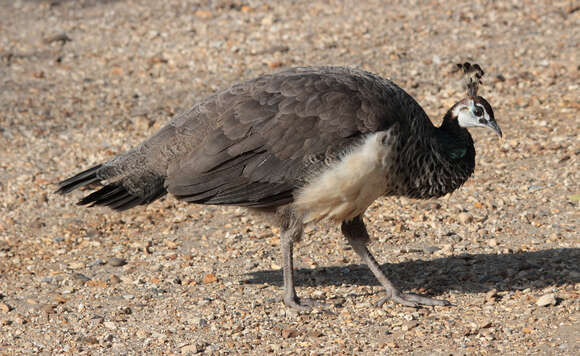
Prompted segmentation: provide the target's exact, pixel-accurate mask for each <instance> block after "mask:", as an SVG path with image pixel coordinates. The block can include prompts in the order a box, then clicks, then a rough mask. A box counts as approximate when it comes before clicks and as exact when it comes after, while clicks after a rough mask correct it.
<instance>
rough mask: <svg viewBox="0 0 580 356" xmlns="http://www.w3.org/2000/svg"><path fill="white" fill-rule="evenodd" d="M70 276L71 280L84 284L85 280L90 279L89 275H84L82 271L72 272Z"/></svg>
mask: <svg viewBox="0 0 580 356" xmlns="http://www.w3.org/2000/svg"><path fill="white" fill-rule="evenodd" d="M71 278H72V280H73V281H75V282H76V283H79V284H85V283H86V282H88V281H90V280H91V279H90V278H89V277H87V276H85V275H84V274H82V273H73V274H72V276H71Z"/></svg>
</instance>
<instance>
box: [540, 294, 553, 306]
mask: <svg viewBox="0 0 580 356" xmlns="http://www.w3.org/2000/svg"><path fill="white" fill-rule="evenodd" d="M556 303H558V301H557V300H556V295H555V294H554V293H549V294H544V295H543V296H541V297H540V298H538V300H537V301H536V305H537V306H540V307H547V306H548V305H556Z"/></svg>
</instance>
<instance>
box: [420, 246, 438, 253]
mask: <svg viewBox="0 0 580 356" xmlns="http://www.w3.org/2000/svg"><path fill="white" fill-rule="evenodd" d="M424 250H425V252H427V253H435V252H437V251H439V250H441V248H440V247H437V246H427V247H425V248H424Z"/></svg>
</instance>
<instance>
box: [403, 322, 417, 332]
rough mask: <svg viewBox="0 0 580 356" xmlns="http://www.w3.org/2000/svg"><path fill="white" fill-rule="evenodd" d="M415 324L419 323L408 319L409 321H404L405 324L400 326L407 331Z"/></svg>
mask: <svg viewBox="0 0 580 356" xmlns="http://www.w3.org/2000/svg"><path fill="white" fill-rule="evenodd" d="M417 325H419V323H418V322H416V321H409V322H406V323H405V324H403V326H401V330H403V331H409V330H411V329H414V328H416V327H417Z"/></svg>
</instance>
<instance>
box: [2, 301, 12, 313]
mask: <svg viewBox="0 0 580 356" xmlns="http://www.w3.org/2000/svg"><path fill="white" fill-rule="evenodd" d="M11 310H12V307H11V306H10V305H8V304H6V303H0V311H1V312H3V313H8V312H9V311H11Z"/></svg>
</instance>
